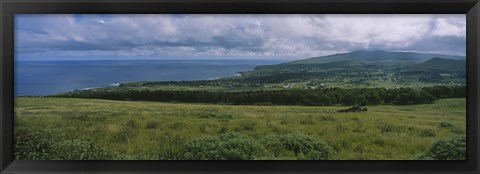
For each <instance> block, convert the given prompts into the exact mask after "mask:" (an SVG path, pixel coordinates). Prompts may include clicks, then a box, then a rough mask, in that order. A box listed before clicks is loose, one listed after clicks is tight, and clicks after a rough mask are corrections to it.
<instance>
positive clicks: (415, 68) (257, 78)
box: [242, 50, 466, 83]
mask: <svg viewBox="0 0 480 174" xmlns="http://www.w3.org/2000/svg"><path fill="white" fill-rule="evenodd" d="M465 62H466V60H465V57H464V56H452V55H440V54H424V53H413V52H388V51H381V50H377V51H353V52H349V53H340V54H333V55H328V56H321V57H313V58H308V59H303V60H296V61H291V62H286V63H281V64H276V65H265V66H257V67H256V68H255V70H253V71H249V72H244V73H242V75H243V76H242V78H243V79H248V80H249V81H254V82H257V83H283V82H305V81H311V80H316V81H321V82H322V81H332V82H333V81H336V82H339V83H340V82H344V81H356V82H357V83H359V81H360V82H363V81H369V80H373V78H371V77H373V76H375V77H376V79H381V80H383V81H384V80H385V79H393V81H395V79H397V80H398V79H401V81H405V82H407V81H411V82H413V81H416V80H420V81H423V82H437V81H438V82H439V81H441V80H445V78H444V77H445V76H446V75H448V74H450V75H449V76H448V78H449V79H455V80H456V82H461V81H464V77H465V74H466V63H465ZM430 78H431V79H432V80H430Z"/></svg>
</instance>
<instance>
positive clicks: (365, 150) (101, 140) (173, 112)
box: [15, 97, 466, 160]
mask: <svg viewBox="0 0 480 174" xmlns="http://www.w3.org/2000/svg"><path fill="white" fill-rule="evenodd" d="M15 104H16V106H15V114H16V117H15V118H16V123H15V133H16V135H15V137H16V141H17V142H16V143H17V144H19V143H20V145H19V146H18V147H17V148H16V149H15V150H16V151H15V153H16V157H17V159H22V158H30V159H56V158H63V159H65V158H67V159H69V158H71V159H138V160H159V159H160V160H171V159H197V158H196V157H198V154H194V155H192V153H197V151H198V149H203V150H206V151H212V150H218V149H215V147H219V146H216V145H215V142H216V140H225V141H232V142H233V144H235V145H233V146H232V144H228V143H227V144H225V145H224V146H221V147H225V148H230V149H229V150H227V151H226V152H225V153H228V154H237V155H238V154H240V156H242V157H245V159H256V160H270V159H310V158H308V156H309V154H307V153H305V152H306V151H303V150H302V149H301V148H303V147H309V148H310V147H317V145H318V147H320V145H322V148H323V145H326V146H325V147H327V146H328V148H327V149H328V151H331V152H332V153H328V155H327V156H328V159H333V160H415V159H419V158H420V156H421V155H422V154H424V153H425V152H426V151H427V150H428V149H429V148H430V147H431V146H432V144H434V142H436V141H439V140H449V139H451V138H452V137H455V136H456V135H465V131H466V126H465V122H466V101H465V99H464V98H454V99H441V100H436V101H435V102H434V103H433V104H420V105H405V106H394V105H379V106H367V108H368V111H367V112H355V113H338V112H337V110H339V109H345V108H348V107H345V106H233V105H214V104H185V103H168V102H140V101H111V100H98V99H70V98H69V99H67V98H46V97H45V98H43V97H38V98H37V97H19V98H17V99H16V103H15ZM233 132H235V133H237V134H235V133H233ZM222 135H225V136H223V138H224V139H222ZM232 135H233V138H229V137H232ZM284 135H286V136H284ZM281 136H283V138H282V137H281ZM218 137H220V139H218ZM296 137H304V139H302V141H295V142H296V143H298V142H304V145H305V146H298V147H300V149H296V148H295V147H297V146H294V145H289V144H288V140H289V138H293V139H295V138H296ZM305 137H306V138H305ZM215 138H217V139H215ZM275 141H281V142H283V145H284V146H282V148H279V144H280V146H281V145H282V143H276V142H275ZM199 142H200V143H204V144H202V145H198V144H195V143H199ZM217 142H218V141H217ZM312 142H314V144H313V145H310V144H309V143H312ZM317 142H318V143H317ZM22 143H23V144H22ZM315 143H316V144H315ZM75 144H76V145H75ZM205 144H206V145H205ZM285 144H287V145H285ZM294 144H295V143H294ZM243 145H245V146H243ZM30 147H31V148H32V149H28V148H30ZM39 147H41V148H39ZM237 147H239V148H244V149H245V148H246V149H247V152H252V153H253V152H254V153H253V154H250V155H248V154H247V155H244V154H241V153H242V152H241V150H240V152H237V151H235V148H237ZM291 147H293V148H291ZM45 149H47V150H45ZM92 149H93V150H92ZM232 149H233V150H232ZM313 149H315V148H313ZM49 150H50V151H51V152H48V151H49ZM189 150H191V151H195V152H191V151H189ZM220 150H221V149H220ZM317 150H318V149H317ZM89 151H92V153H97V152H98V154H88V153H87V152H89ZM222 152H223V151H222ZM323 152H324V151H322V150H318V153H323ZM42 153H52V154H53V153H59V154H60V153H61V155H60V156H62V155H63V156H62V157H56V156H55V155H51V154H50V155H48V156H42ZM76 153H77V154H76ZM25 154H27V155H25ZM65 155H66V156H65ZM102 155H104V156H102ZM195 155H197V156H195ZM200 156H201V155H200ZM202 157H205V156H202ZM205 158H207V157H205ZM241 159H243V158H241ZM325 159H326V158H325Z"/></svg>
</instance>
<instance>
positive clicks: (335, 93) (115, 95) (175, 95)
mask: <svg viewBox="0 0 480 174" xmlns="http://www.w3.org/2000/svg"><path fill="white" fill-rule="evenodd" d="M54 97H67V98H89V99H108V100H122V101H162V102H183V103H212V104H232V105H305V106H330V105H345V106H348V105H361V106H363V105H379V104H394V105H410V104H428V103H432V102H433V101H435V100H437V99H442V98H465V97H466V86H441V85H438V86H433V87H423V88H419V89H413V88H394V89H387V88H352V89H345V88H326V89H295V90H294V89H291V90H269V91H268V90H260V91H240V92H225V91H172V90H122V91H106V90H86V91H76V92H70V93H65V94H60V95H55V96H54Z"/></svg>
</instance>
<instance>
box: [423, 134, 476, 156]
mask: <svg viewBox="0 0 480 174" xmlns="http://www.w3.org/2000/svg"><path fill="white" fill-rule="evenodd" d="M466 142H467V141H466V137H465V136H456V137H454V138H452V139H450V140H448V141H447V140H439V141H437V142H435V143H433V144H432V146H431V147H430V149H429V150H428V151H427V152H426V153H424V154H423V155H422V156H421V157H420V159H424V160H465V159H466V156H467V153H466V151H467V150H466V147H467V146H466Z"/></svg>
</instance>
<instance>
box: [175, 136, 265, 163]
mask: <svg viewBox="0 0 480 174" xmlns="http://www.w3.org/2000/svg"><path fill="white" fill-rule="evenodd" d="M183 149H184V153H183V157H184V158H185V159H187V160H253V159H255V158H256V157H258V156H262V155H263V154H265V148H264V147H263V146H262V145H260V144H259V143H257V142H256V141H255V140H254V139H252V138H250V137H247V136H244V135H241V134H239V133H235V132H233V133H225V134H222V135H220V136H219V137H205V138H200V139H197V140H193V141H191V142H189V143H187V144H186V145H185V146H184V148H183Z"/></svg>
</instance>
